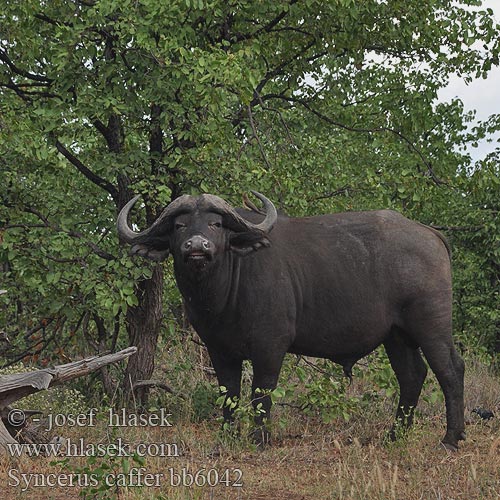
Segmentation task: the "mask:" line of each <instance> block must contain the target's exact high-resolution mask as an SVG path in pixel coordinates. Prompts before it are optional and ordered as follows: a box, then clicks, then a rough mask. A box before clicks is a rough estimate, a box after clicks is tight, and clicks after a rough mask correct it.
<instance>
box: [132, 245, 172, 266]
mask: <svg viewBox="0 0 500 500" xmlns="http://www.w3.org/2000/svg"><path fill="white" fill-rule="evenodd" d="M169 253H170V249H169V248H168V247H167V248H155V247H153V246H150V245H146V244H144V243H136V244H135V245H133V246H132V248H131V249H130V254H131V255H140V256H141V257H144V258H146V259H150V260H154V261H156V262H161V261H162V260H165V259H166V258H167V257H168V254H169Z"/></svg>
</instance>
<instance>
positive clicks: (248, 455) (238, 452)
mask: <svg viewBox="0 0 500 500" xmlns="http://www.w3.org/2000/svg"><path fill="white" fill-rule="evenodd" d="M360 389H362V388H360V387H356V386H354V387H353V388H350V389H349V390H352V391H356V390H360ZM466 390H467V396H466V405H467V416H468V425H467V434H468V439H467V441H465V442H464V443H462V444H461V448H460V451H459V452H457V453H450V452H447V451H445V450H444V449H442V448H441V447H440V446H439V439H440V437H442V435H443V434H444V415H443V408H442V405H441V404H440V403H439V404H436V405H434V406H433V405H432V404H431V403H426V402H423V405H422V409H421V413H420V417H419V418H418V419H417V422H416V425H415V427H414V428H413V430H412V431H411V432H410V433H409V434H408V436H406V437H405V438H404V439H402V440H401V441H399V442H397V443H387V442H385V440H384V433H385V430H386V429H387V428H388V426H389V424H390V420H391V418H390V414H389V410H388V404H387V402H381V403H380V404H379V405H378V406H374V408H373V411H372V412H371V413H370V414H366V413H365V414H363V415H357V416H355V417H354V418H353V419H352V420H351V421H350V422H342V421H338V422H334V423H332V424H329V425H326V424H323V423H321V422H319V421H317V420H316V419H314V418H312V417H304V416H302V415H298V414H294V413H293V410H291V409H289V408H277V412H276V413H277V417H280V416H281V417H282V420H284V421H285V422H286V425H285V427H284V428H277V429H276V430H275V434H274V435H275V439H274V443H273V446H272V447H270V448H267V449H266V450H264V451H259V450H255V449H252V447H251V446H248V445H241V444H238V443H236V444H234V443H233V444H229V445H228V444H225V445H223V444H220V442H219V441H218V437H217V436H218V432H217V424H215V423H213V422H211V423H210V424H206V423H202V424H196V425H195V424H191V423H182V422H180V423H177V424H176V425H174V426H173V427H171V428H166V429H165V428H163V429H162V428H156V427H146V428H128V429H126V431H125V432H122V433H119V435H121V436H122V437H123V439H124V440H126V441H127V442H130V443H139V442H143V443H162V442H163V443H176V444H178V446H179V451H180V453H181V456H178V457H171V458H158V457H152V456H149V457H146V460H145V463H144V464H143V466H144V467H145V468H146V469H147V472H148V473H163V474H164V476H163V478H162V479H161V481H160V483H161V486H160V487H142V488H137V487H129V488H121V489H120V490H119V491H118V493H116V492H113V491H112V490H110V492H109V493H108V494H107V496H105V497H101V498H124V499H132V500H138V499H146V500H147V499H164V500H167V499H168V500H187V499H193V500H195V499H200V500H201V499H203V500H205V499H207V500H209V499H214V500H221V499H222V500H225V499H228V500H229V499H235V500H236V499H251V500H254V499H262V500H264V499H266V500H267V499H274V500H281V499H283V500H303V499H314V500H323V499H332V500H334V499H335V500H337V499H338V500H340V499H343V500H366V499H370V500H377V499H379V500H392V499H394V500H396V499H398V500H399V499H400V500H420V499H424V500H427V499H429V500H430V499H435V500H451V499H454V500H458V499H464V500H474V499H477V500H489V499H491V500H494V499H498V498H500V432H499V430H500V429H499V427H500V425H499V420H498V418H494V419H493V420H492V421H490V422H488V423H483V422H482V421H479V419H477V418H475V416H472V415H471V414H470V410H471V409H472V408H473V407H475V406H478V405H480V406H483V407H487V408H489V409H493V411H495V412H496V413H497V415H498V413H500V405H499V402H500V381H499V380H498V378H495V377H494V376H493V375H492V374H491V373H490V372H489V370H488V369H487V368H485V367H484V366H481V365H479V364H474V363H473V364H470V363H469V364H468V372H467V380H466ZM391 413H392V411H391ZM70 431H72V432H73V436H71V435H70V437H73V438H74V439H77V438H79V437H82V435H83V432H85V434H84V435H85V440H86V441H87V442H93V443H97V442H101V441H103V440H104V441H105V440H106V439H107V440H111V441H113V440H114V439H115V438H116V436H107V435H106V433H107V432H108V431H109V429H106V427H105V426H101V427H97V428H92V429H89V428H85V429H84V430H83V432H82V429H71V430H70ZM52 461H53V459H50V458H28V457H22V458H18V459H14V458H11V459H8V458H5V457H4V458H2V459H1V461H0V474H1V477H2V479H1V480H2V489H1V490H0V497H1V498H2V499H17V498H24V497H30V498H31V499H33V500H35V499H44V500H49V499H59V498H65V499H67V498H69V499H71V498H79V496H78V494H79V491H80V490H79V489H78V488H77V487H73V488H71V487H66V488H63V487H59V488H57V487H53V488H49V487H30V488H28V490H27V491H26V492H22V491H21V489H22V484H20V485H18V486H9V483H10V484H12V483H13V479H12V478H9V470H11V471H12V470H13V469H15V470H17V471H19V472H24V473H35V472H39V473H44V474H48V473H54V474H56V475H57V474H59V475H60V474H64V473H65V474H68V473H70V472H73V473H74V472H75V471H76V468H77V467H83V466H86V465H88V463H87V460H86V459H84V458H71V459H70V462H69V464H70V469H69V470H65V469H63V468H62V467H61V466H60V465H51V464H50V462H52ZM108 462H109V461H108ZM109 463H110V464H111V467H112V468H113V469H114V470H115V471H116V472H123V469H122V464H121V462H120V461H119V460H118V461H115V462H113V461H111V462H109ZM131 466H132V467H133V466H137V467H139V466H140V465H139V464H136V463H132V464H131ZM90 467H91V470H95V469H96V465H91V466H90ZM169 468H173V469H174V471H175V472H181V471H182V469H183V468H187V469H189V471H190V472H194V473H196V471H199V470H202V469H204V470H205V471H208V470H210V469H216V470H217V471H218V473H219V475H220V476H221V475H222V473H223V471H224V470H226V469H228V470H230V471H234V469H240V470H241V472H242V481H243V486H242V487H241V488H240V487H231V486H224V485H219V486H217V487H208V486H205V487H202V488H200V487H182V486H178V487H174V486H171V485H170V476H169V472H168V471H169ZM11 474H12V472H11ZM212 474H214V473H212ZM213 477H214V476H212V478H213ZM231 479H232V480H235V479H237V476H236V473H232V474H231ZM87 498H92V497H91V496H89V497H87Z"/></svg>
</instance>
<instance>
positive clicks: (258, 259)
mask: <svg viewBox="0 0 500 500" xmlns="http://www.w3.org/2000/svg"><path fill="white" fill-rule="evenodd" d="M238 213H239V214H240V215H242V216H243V217H244V218H246V219H248V220H250V221H251V222H254V223H257V222H259V221H260V220H262V215H259V214H256V213H254V212H250V211H238ZM193 235H198V236H199V237H197V238H195V240H193V241H194V242H195V243H196V245H197V246H198V247H200V248H201V245H202V244H203V240H206V241H207V242H208V243H207V245H208V247H207V248H209V250H207V251H206V255H205V256H204V255H202V254H203V252H202V251H198V253H197V254H195V255H194V257H189V249H186V248H185V245H186V241H187V240H188V239H190V238H192V237H193ZM200 238H201V239H200ZM136 243H137V244H138V247H139V249H140V250H141V251H140V252H139V253H141V254H143V255H146V256H147V252H148V251H151V252H153V253H155V252H156V253H158V252H160V253H162V252H163V253H164V252H165V250H166V249H167V248H169V249H170V252H171V253H172V255H173V258H174V269H175V277H176V280H177V284H178V287H179V289H180V291H181V293H182V296H183V297H184V301H185V305H186V311H187V314H188V317H189V320H190V322H191V324H192V325H193V327H194V328H195V330H196V331H197V332H198V334H199V336H200V337H201V338H202V340H203V341H204V343H205V344H206V346H207V348H208V351H209V354H210V357H211V359H212V362H213V365H214V368H215V371H216V373H217V377H218V381H219V384H220V385H222V386H225V387H226V388H227V389H228V396H230V397H236V396H239V393H240V379H241V370H242V361H243V360H244V359H249V360H251V362H252V365H253V371H254V379H253V384H252V385H253V390H254V400H255V404H258V403H259V402H262V403H263V408H264V409H265V411H266V413H265V415H264V417H266V418H268V417H269V411H270V405H271V403H270V398H269V397H262V396H261V397H259V396H258V394H255V389H256V388H259V389H269V390H271V389H274V388H275V387H276V384H277V381H278V376H279V372H280V369H281V365H282V362H283V358H284V356H285V353H287V352H291V353H296V354H302V355H306V356H315V357H321V358H327V359H330V360H332V361H334V362H336V363H339V364H341V365H342V366H343V367H344V371H345V372H346V374H350V372H351V367H352V366H353V364H354V363H355V362H356V361H357V360H359V359H360V358H362V357H363V356H366V355H367V354H369V353H370V352H372V351H373V350H374V349H375V348H376V347H378V346H379V345H380V344H384V346H385V349H386V351H387V354H388V357H389V359H390V362H391V365H392V367H393V369H394V371H395V373H396V376H397V379H398V382H399V385H400V400H399V404H398V410H397V415H396V417H397V419H398V421H401V422H402V423H403V424H404V425H410V424H411V421H412V417H413V410H414V408H415V406H416V404H417V401H418V398H419V395H420V391H421V389H422V384H423V382H424V379H425V376H426V373H427V368H426V365H425V363H424V361H423V359H422V357H421V352H422V353H423V355H424V356H425V358H426V360H427V361H428V363H429V366H430V367H431V369H432V370H433V371H434V373H435V374H436V377H437V379H438V381H439V383H440V385H441V387H442V389H443V392H444V395H445V399H446V414H447V431H446V435H445V437H444V439H443V444H444V445H445V446H446V447H448V448H450V449H456V448H457V446H458V441H459V440H460V439H464V437H465V434H464V403H463V374H464V364H463V361H462V359H461V358H460V357H459V355H458V354H457V352H456V350H455V348H454V346H453V341H452V336H451V329H452V327H451V272H450V260H449V251H448V247H447V244H446V242H445V240H444V238H443V237H442V236H441V235H440V234H439V233H438V232H437V231H434V230H431V229H430V228H428V227H426V226H423V225H422V224H419V223H416V222H413V221H410V220H408V219H406V218H405V217H403V216H402V215H400V214H398V213H396V212H392V211H387V210H383V211H373V212H351V213H339V214H332V215H323V216H317V217H306V218H289V217H286V216H283V215H279V216H278V219H277V221H276V223H275V225H274V228H273V229H272V231H271V232H269V233H268V234H259V233H258V232H257V233H253V232H251V231H250V232H249V231H246V230H245V231H241V232H238V231H235V230H234V229H229V228H228V227H227V226H226V224H225V219H224V215H223V214H221V213H215V212H212V211H210V208H208V209H207V210H206V209H205V208H204V204H203V203H201V202H200V203H198V204H196V206H195V207H193V206H191V208H190V209H189V210H188V211H187V212H186V213H182V214H181V215H177V216H175V214H174V217H173V218H172V220H171V221H170V223H169V224H168V225H167V226H165V228H164V229H163V230H162V229H158V230H157V231H156V232H155V234H147V235H146V236H145V237H144V238H142V239H141V238H138V241H137V242H136ZM136 248H137V247H136ZM198 250H199V249H198ZM254 250H259V251H254ZM163 255H164V254H163ZM224 416H225V418H226V420H231V412H230V410H229V409H227V408H226V409H225V410H224ZM257 424H258V428H257V432H258V433H259V436H260V438H261V440H263V441H264V442H265V441H267V439H268V433H267V431H266V429H265V427H264V422H263V418H262V417H260V418H258V419H257Z"/></svg>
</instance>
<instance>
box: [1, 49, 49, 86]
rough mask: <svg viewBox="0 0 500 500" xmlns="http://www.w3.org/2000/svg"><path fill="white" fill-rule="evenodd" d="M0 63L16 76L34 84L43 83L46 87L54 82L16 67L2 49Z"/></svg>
mask: <svg viewBox="0 0 500 500" xmlns="http://www.w3.org/2000/svg"><path fill="white" fill-rule="evenodd" d="M0 61H3V62H4V63H5V64H6V65H7V66H8V67H9V69H10V70H11V71H12V72H13V73H15V74H16V75H19V76H22V77H24V78H28V79H29V80H34V81H36V82H44V83H46V84H47V85H50V84H51V83H52V82H53V81H54V80H53V79H52V78H48V77H46V76H43V75H37V74H36V73H30V72H29V71H26V70H23V69H21V68H19V67H17V66H16V65H15V64H14V63H13V62H12V61H11V59H10V58H9V56H8V55H7V52H6V51H5V50H4V49H0Z"/></svg>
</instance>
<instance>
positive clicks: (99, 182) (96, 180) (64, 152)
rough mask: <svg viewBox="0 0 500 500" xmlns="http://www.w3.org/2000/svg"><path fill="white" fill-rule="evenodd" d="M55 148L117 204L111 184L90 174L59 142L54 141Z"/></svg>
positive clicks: (113, 187) (116, 195)
mask: <svg viewBox="0 0 500 500" xmlns="http://www.w3.org/2000/svg"><path fill="white" fill-rule="evenodd" d="M56 148H57V151H59V153H61V154H62V155H63V156H64V157H65V158H66V159H67V160H68V161H69V162H70V163H71V164H72V165H73V166H75V167H76V168H77V170H78V171H79V172H80V173H82V174H83V175H84V176H85V177H86V178H87V179H88V180H89V181H91V182H92V183H94V184H95V185H96V186H99V187H100V188H102V189H104V190H105V191H107V192H108V193H109V194H110V195H111V197H112V198H113V200H114V202H115V203H117V204H118V190H117V189H116V187H115V186H113V184H111V183H110V182H108V181H106V180H105V179H102V178H101V177H99V176H98V175H96V174H95V173H94V172H92V171H91V170H90V169H89V168H88V167H86V166H85V165H84V164H83V163H82V162H81V161H80V160H79V159H78V158H77V157H76V156H75V155H74V154H73V153H71V152H70V151H69V150H68V149H67V148H66V147H65V146H63V145H62V144H61V142H60V141H59V140H56Z"/></svg>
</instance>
